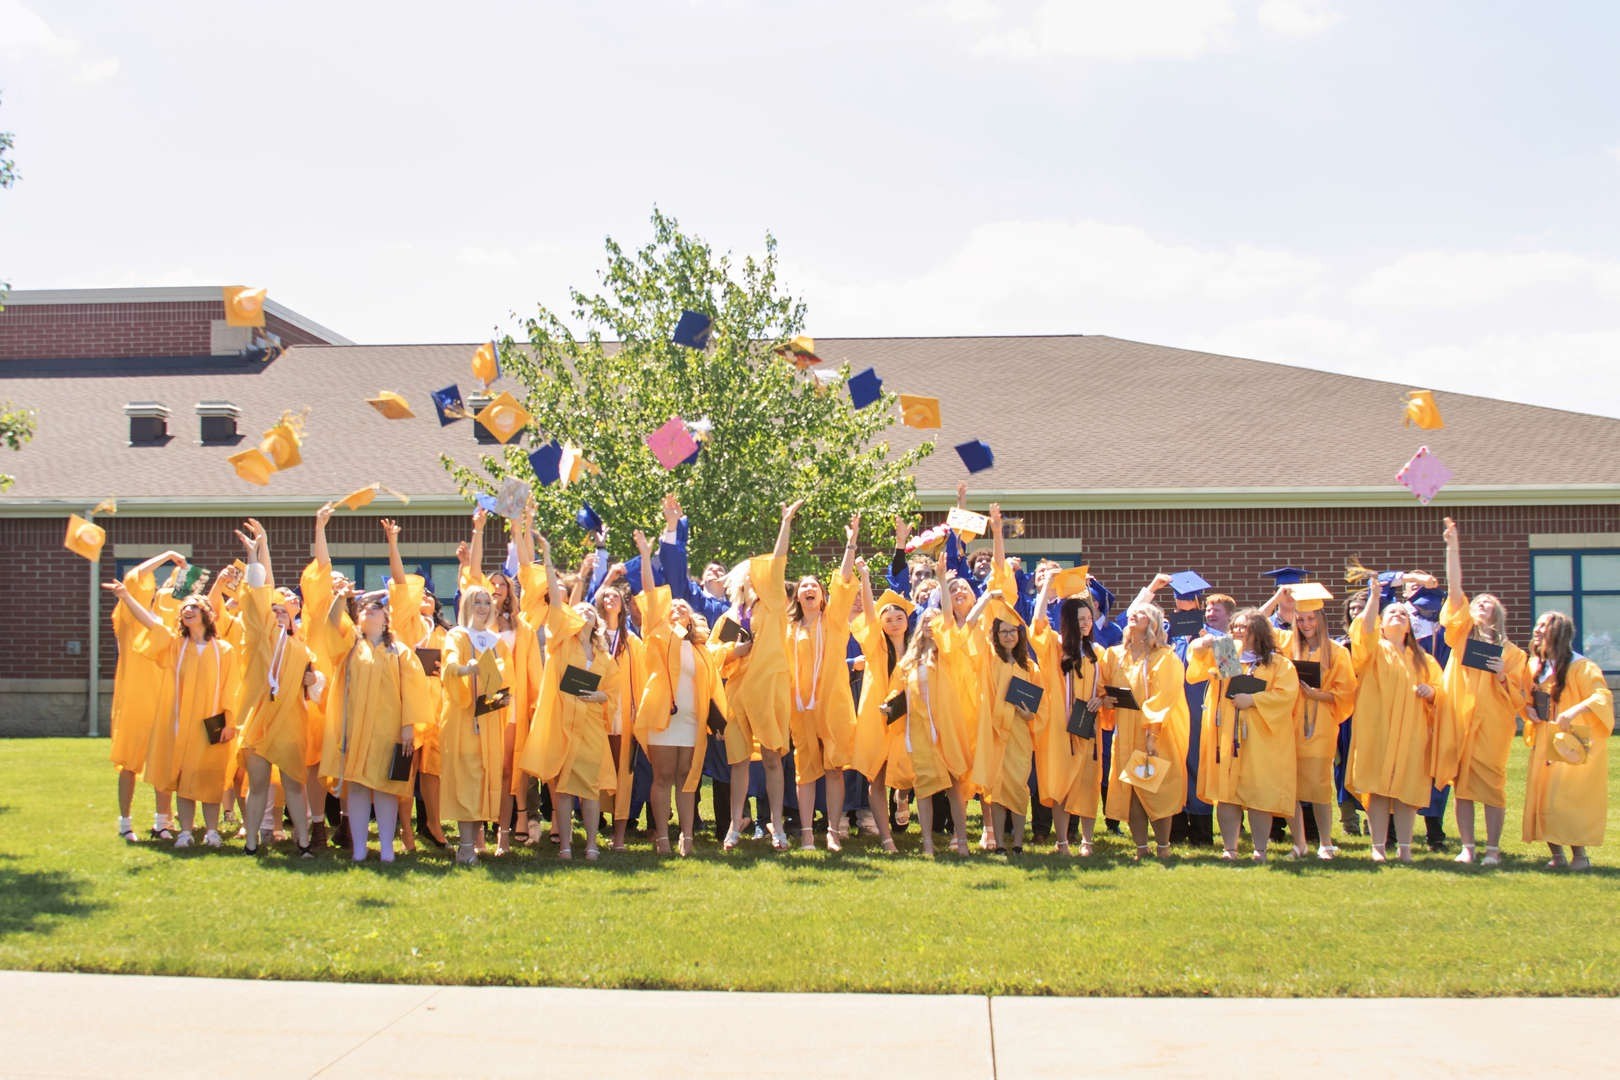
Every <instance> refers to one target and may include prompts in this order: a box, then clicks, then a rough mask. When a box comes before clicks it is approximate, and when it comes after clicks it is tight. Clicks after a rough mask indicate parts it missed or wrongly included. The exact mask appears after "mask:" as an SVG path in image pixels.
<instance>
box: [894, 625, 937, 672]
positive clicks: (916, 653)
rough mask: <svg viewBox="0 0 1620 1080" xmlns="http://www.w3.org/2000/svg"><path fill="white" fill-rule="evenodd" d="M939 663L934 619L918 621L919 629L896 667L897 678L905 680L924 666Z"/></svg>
mask: <svg viewBox="0 0 1620 1080" xmlns="http://www.w3.org/2000/svg"><path fill="white" fill-rule="evenodd" d="M940 618H944V616H940ZM938 662H939V642H937V641H935V640H934V621H933V619H932V618H925V619H918V620H917V629H916V630H915V631H913V633H912V635H911V640H910V641H908V642H906V651H905V652H904V653H903V654H902V655H901V657H900V661H899V662H898V663H897V664H895V666H894V674H895V677H896V678H900V679H903V678H905V676H906V675H908V674H910V673H911V672H913V671H916V670H917V669H918V668H920V667H922V666H923V665H924V664H937V663H938Z"/></svg>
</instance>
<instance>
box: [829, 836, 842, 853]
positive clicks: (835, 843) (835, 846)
mask: <svg viewBox="0 0 1620 1080" xmlns="http://www.w3.org/2000/svg"><path fill="white" fill-rule="evenodd" d="M827 850H828V851H843V850H844V837H842V836H839V835H838V833H837V832H828V833H827Z"/></svg>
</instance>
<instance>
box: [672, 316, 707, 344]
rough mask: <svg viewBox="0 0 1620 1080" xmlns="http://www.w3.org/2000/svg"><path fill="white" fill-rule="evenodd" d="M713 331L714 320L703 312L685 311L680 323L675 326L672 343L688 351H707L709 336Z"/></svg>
mask: <svg viewBox="0 0 1620 1080" xmlns="http://www.w3.org/2000/svg"><path fill="white" fill-rule="evenodd" d="M713 331H714V320H713V319H712V318H710V317H709V316H707V315H705V314H703V312H701V311H683V312H681V320H680V322H678V323H676V324H675V333H674V335H673V336H672V337H671V338H670V341H672V342H674V343H675V344H676V345H681V346H684V347H685V348H688V349H699V350H701V349H707V348H708V347H709V335H710V334H711V333H712V332H713Z"/></svg>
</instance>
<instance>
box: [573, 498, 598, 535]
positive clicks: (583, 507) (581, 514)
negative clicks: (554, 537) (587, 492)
mask: <svg viewBox="0 0 1620 1080" xmlns="http://www.w3.org/2000/svg"><path fill="white" fill-rule="evenodd" d="M574 522H575V524H577V525H578V526H579V527H580V528H582V529H584V530H585V531H586V532H588V533H591V534H592V535H595V534H596V533H599V532H601V531H602V515H601V514H598V513H597V512H596V511H595V510H593V509H591V504H590V503H580V505H579V509H578V510H577V511H576V512H575V513H574Z"/></svg>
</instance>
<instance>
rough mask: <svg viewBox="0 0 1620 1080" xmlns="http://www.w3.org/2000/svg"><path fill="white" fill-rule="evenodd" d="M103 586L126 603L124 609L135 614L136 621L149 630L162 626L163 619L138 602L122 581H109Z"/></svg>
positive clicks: (121, 601)
mask: <svg viewBox="0 0 1620 1080" xmlns="http://www.w3.org/2000/svg"><path fill="white" fill-rule="evenodd" d="M101 587H102V588H103V589H106V590H107V591H108V592H110V593H112V594H113V595H114V596H116V597H118V599H119V602H120V603H122V604H123V605H124V610H125V611H127V612H129V613H130V614H131V615H133V616H134V617H135V621H136V622H138V623H140V624H141V625H142V626H144V627H146V628H147V629H148V630H157V629H161V628H162V626H163V620H162V619H160V618H158V617H157V616H156V615H154V614H153V613H152V612H151V611H149V610H147V609H146V608H145V607H143V606H142V605H140V604H137V603H136V602H135V599H134V597H132V596H130V594H129V588H128V587H127V586H126V585H125V584H124V583H123V582H122V581H109V582H106V583H104V584H103V585H102V586H101Z"/></svg>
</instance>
